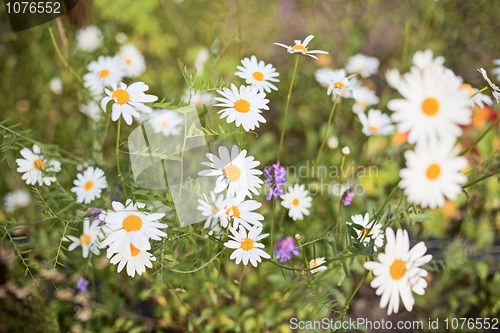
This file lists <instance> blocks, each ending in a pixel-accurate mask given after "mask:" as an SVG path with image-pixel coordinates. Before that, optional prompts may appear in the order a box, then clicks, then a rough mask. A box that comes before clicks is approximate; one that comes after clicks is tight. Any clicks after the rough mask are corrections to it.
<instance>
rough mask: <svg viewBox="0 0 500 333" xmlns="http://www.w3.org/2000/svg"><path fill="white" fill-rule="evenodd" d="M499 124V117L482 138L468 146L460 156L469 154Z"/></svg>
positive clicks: (479, 137)
mask: <svg viewBox="0 0 500 333" xmlns="http://www.w3.org/2000/svg"><path fill="white" fill-rule="evenodd" d="M498 122H500V117H498V118H497V119H496V120H495V121H494V122H493V124H491V125H490V126H489V127H488V128H487V129H486V130H485V131H484V132H483V133H482V134H481V135H480V136H478V137H477V139H476V140H475V141H474V142H473V143H472V144H471V145H470V146H468V147H467V148H465V149H464V150H463V151H462V152H461V153H460V154H458V155H459V156H463V155H465V154H467V153H468V152H469V150H471V149H472V148H474V147H475V146H476V145H477V144H478V143H479V142H480V141H481V140H482V139H483V138H484V137H485V136H486V134H488V132H489V131H491V129H492V128H493V127H495V126H496V125H497V124H498Z"/></svg>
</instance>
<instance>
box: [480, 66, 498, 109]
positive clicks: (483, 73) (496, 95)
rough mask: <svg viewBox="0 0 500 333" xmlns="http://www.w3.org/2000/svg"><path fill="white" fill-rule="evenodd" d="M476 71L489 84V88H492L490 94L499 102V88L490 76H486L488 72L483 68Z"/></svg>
mask: <svg viewBox="0 0 500 333" xmlns="http://www.w3.org/2000/svg"><path fill="white" fill-rule="evenodd" d="M477 71H478V72H479V73H481V74H482V75H483V78H484V80H485V81H486V82H488V84H489V85H490V88H491V89H492V90H493V91H492V94H493V97H495V99H496V101H497V103H500V88H498V86H497V85H496V84H494V83H493V82H491V80H490V78H489V77H488V73H486V71H485V70H484V68H478V69H477Z"/></svg>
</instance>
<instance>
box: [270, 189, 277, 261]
mask: <svg viewBox="0 0 500 333" xmlns="http://www.w3.org/2000/svg"><path fill="white" fill-rule="evenodd" d="M275 212H276V200H274V199H273V215H272V216H273V217H272V219H271V260H272V259H274V251H273V245H274V244H273V243H274V238H273V234H274V214H275Z"/></svg>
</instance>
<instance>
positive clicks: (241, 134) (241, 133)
mask: <svg viewBox="0 0 500 333" xmlns="http://www.w3.org/2000/svg"><path fill="white" fill-rule="evenodd" d="M242 149H243V126H241V127H240V150H242Z"/></svg>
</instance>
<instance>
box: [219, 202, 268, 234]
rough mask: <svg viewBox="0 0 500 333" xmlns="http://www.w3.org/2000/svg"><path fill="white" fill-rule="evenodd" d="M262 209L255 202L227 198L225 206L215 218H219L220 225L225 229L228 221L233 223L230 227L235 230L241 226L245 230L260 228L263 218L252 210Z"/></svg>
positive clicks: (259, 204) (260, 205)
mask: <svg viewBox="0 0 500 333" xmlns="http://www.w3.org/2000/svg"><path fill="white" fill-rule="evenodd" d="M260 207H262V203H260V202H257V201H255V200H245V201H244V200H243V199H242V198H228V199H227V200H226V205H225V207H223V209H221V210H220V211H219V212H218V213H217V215H216V217H218V218H220V224H221V226H222V227H224V228H226V227H227V226H228V225H229V221H231V220H232V221H233V225H232V227H233V228H235V229H237V228H238V226H239V225H240V224H241V225H242V226H243V227H244V228H245V229H247V230H250V229H251V228H254V227H262V222H261V221H262V220H264V216H262V215H261V214H259V213H255V212H254V210H256V209H259V208H260Z"/></svg>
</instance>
